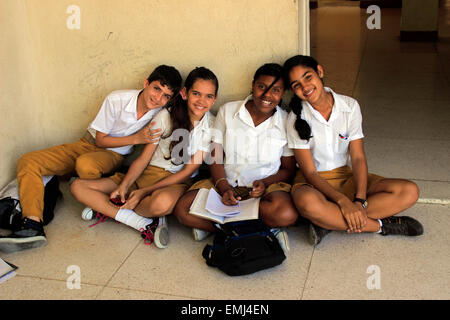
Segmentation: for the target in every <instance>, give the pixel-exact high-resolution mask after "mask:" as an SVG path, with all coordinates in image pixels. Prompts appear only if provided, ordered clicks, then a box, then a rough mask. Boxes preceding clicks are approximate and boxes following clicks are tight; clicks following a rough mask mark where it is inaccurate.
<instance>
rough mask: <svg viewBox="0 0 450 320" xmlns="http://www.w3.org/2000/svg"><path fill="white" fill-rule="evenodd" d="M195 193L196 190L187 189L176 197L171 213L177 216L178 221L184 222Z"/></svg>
mask: <svg viewBox="0 0 450 320" xmlns="http://www.w3.org/2000/svg"><path fill="white" fill-rule="evenodd" d="M196 195H197V190H193V191H189V192H188V193H186V194H184V195H183V196H182V197H181V198H180V199H178V201H177V203H176V204H175V207H174V209H173V214H174V215H175V216H176V217H177V219H178V222H180V223H181V224H185V221H186V219H187V215H188V214H189V208H190V207H191V204H192V202H193V201H194V199H195V196H196Z"/></svg>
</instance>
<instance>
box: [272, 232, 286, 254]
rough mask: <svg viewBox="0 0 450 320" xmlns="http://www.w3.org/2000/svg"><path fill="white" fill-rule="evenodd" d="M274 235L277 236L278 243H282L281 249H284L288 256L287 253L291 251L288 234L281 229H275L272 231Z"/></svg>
mask: <svg viewBox="0 0 450 320" xmlns="http://www.w3.org/2000/svg"><path fill="white" fill-rule="evenodd" d="M270 231H272V233H273V234H274V235H275V238H277V240H278V242H279V243H280V247H281V249H283V251H284V254H285V255H287V253H288V252H289V251H290V250H291V248H290V247H289V238H288V235H287V232H286V231H284V230H282V229H280V228H273V229H270Z"/></svg>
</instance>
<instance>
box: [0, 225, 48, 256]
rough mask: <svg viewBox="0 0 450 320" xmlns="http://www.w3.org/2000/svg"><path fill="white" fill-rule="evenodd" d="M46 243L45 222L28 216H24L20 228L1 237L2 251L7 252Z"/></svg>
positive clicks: (36, 246)
mask: <svg viewBox="0 0 450 320" xmlns="http://www.w3.org/2000/svg"><path fill="white" fill-rule="evenodd" d="M46 244H47V238H46V237H45V233H44V224H43V223H42V222H37V221H34V220H32V219H28V218H23V219H22V222H21V224H20V226H19V227H18V229H17V230H15V231H14V232H12V233H11V234H10V235H8V236H2V237H0V251H3V252H6V253H10V252H16V251H21V250H26V249H31V248H39V247H42V246H45V245H46Z"/></svg>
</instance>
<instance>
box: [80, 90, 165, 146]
mask: <svg viewBox="0 0 450 320" xmlns="http://www.w3.org/2000/svg"><path fill="white" fill-rule="evenodd" d="M141 91H142V90H116V91H113V92H111V93H110V94H109V95H108V96H107V97H106V98H105V100H104V101H103V104H102V107H101V108H100V111H99V112H98V114H97V116H96V117H95V119H94V121H92V122H91V124H90V125H89V127H88V131H89V132H90V133H91V135H92V136H93V137H94V138H95V136H96V131H100V132H103V133H105V134H108V135H110V136H111V137H126V136H129V135H132V134H134V133H136V132H138V131H139V130H141V129H142V128H143V127H144V126H145V125H147V124H148V123H149V121H150V120H151V119H152V118H153V116H154V115H155V114H156V113H158V111H159V110H160V109H161V108H156V109H152V110H149V111H147V113H145V114H144V115H143V116H142V117H141V118H140V119H139V120H137V100H138V96H139V93H140V92H141ZM107 149H108V150H112V151H115V152H117V153H119V154H121V155H127V154H129V153H131V152H132V151H133V145H127V146H122V147H117V148H107Z"/></svg>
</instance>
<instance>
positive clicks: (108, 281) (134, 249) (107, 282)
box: [94, 240, 141, 300]
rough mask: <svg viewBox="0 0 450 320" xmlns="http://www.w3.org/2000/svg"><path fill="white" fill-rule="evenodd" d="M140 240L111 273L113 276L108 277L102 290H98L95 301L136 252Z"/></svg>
mask: <svg viewBox="0 0 450 320" xmlns="http://www.w3.org/2000/svg"><path fill="white" fill-rule="evenodd" d="M140 242H141V241H140V240H139V241H138V242H137V244H136V246H135V247H134V248H133V250H131V252H130V253H129V254H128V255H127V256H126V258H125V259H124V260H123V261H122V263H121V264H120V265H119V266H118V267H117V269H116V270H115V271H114V272H113V274H112V275H111V277H109V279H108V280H107V281H106V283H105V284H104V285H103V288H102V289H101V290H100V292H99V293H98V294H97V295H96V296H95V298H94V299H95V300H97V298H98V297H99V296H100V295H101V294H102V293H103V291H104V290H105V288H107V287H108V284H109V283H110V282H111V280H112V279H113V278H114V276H115V275H116V274H117V271H119V270H120V268H122V266H123V265H124V264H125V262H126V261H127V260H128V258H129V257H130V256H131V255H132V254H133V252H134V251H136V249H137V247H138V246H139V244H140Z"/></svg>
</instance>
